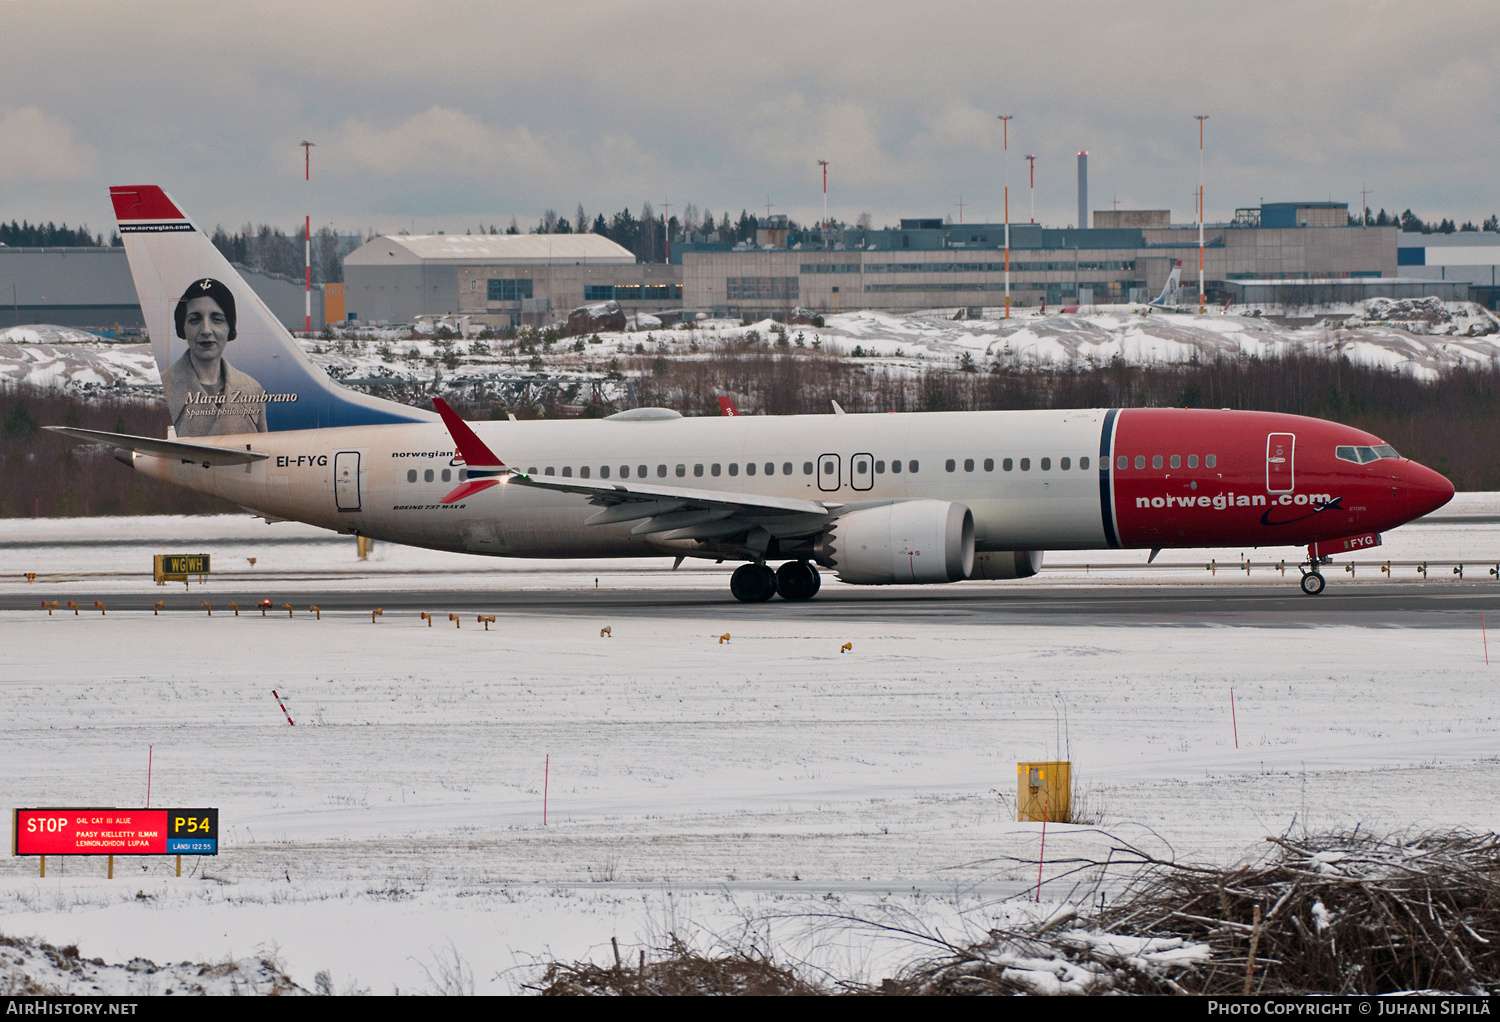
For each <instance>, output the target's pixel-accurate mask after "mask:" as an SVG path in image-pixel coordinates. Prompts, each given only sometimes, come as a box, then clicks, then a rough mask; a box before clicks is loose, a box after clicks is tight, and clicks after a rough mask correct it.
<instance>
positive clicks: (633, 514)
mask: <svg viewBox="0 0 1500 1022" xmlns="http://www.w3.org/2000/svg"><path fill="white" fill-rule="evenodd" d="M508 481H509V482H510V483H511V484H512V485H519V486H535V487H538V488H539V489H546V490H556V491H558V492H560V493H578V494H583V495H585V496H587V497H588V498H589V502H590V503H592V504H596V505H599V506H600V507H602V508H603V510H601V511H600V512H599V513H598V514H596V515H594V516H593V517H591V518H589V519H588V520H587V521H586V522H585V524H586V525H609V524H613V523H617V522H638V523H639V524H637V525H636V526H635V528H633V529H631V530H630V531H631V533H632V534H634V535H637V536H645V535H653V536H658V537H659V538H661V539H712V538H714V537H717V536H731V535H734V534H735V533H739V532H747V531H749V530H751V529H753V528H757V527H758V528H760V529H764V530H765V531H766V533H768V534H769V535H771V536H776V537H778V538H781V537H791V536H806V535H810V534H812V533H814V532H817V531H818V530H820V529H822V528H823V527H824V526H825V525H827V524H828V523H829V522H831V521H833V519H834V518H836V517H838V516H839V515H840V514H841V513H843V511H844V510H846V509H847V508H846V506H845V505H844V504H843V503H841V502H839V503H835V502H832V501H826V502H825V501H820V500H803V499H800V498H797V497H770V496H764V495H761V494H754V493H729V492H725V491H723V490H699V489H694V488H692V487H687V486H658V485H654V484H651V483H647V482H640V483H634V484H631V485H629V486H627V485H625V484H624V483H588V482H583V481H581V480H576V479H568V480H562V479H555V478H552V477H544V478H538V477H536V476H532V475H527V474H526V473H524V472H517V471H514V470H512V471H511V474H510V477H509V480H508Z"/></svg>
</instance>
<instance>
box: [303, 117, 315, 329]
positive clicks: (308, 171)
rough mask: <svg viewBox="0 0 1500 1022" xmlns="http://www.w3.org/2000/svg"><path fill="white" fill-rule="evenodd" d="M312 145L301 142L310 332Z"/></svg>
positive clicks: (309, 323) (309, 326)
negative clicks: (306, 201)
mask: <svg viewBox="0 0 1500 1022" xmlns="http://www.w3.org/2000/svg"><path fill="white" fill-rule="evenodd" d="M312 147H313V143H311V142H303V143H302V179H303V181H305V182H306V183H307V195H308V203H307V205H308V212H307V219H306V222H305V225H304V230H305V233H304V235H303V239H302V246H303V247H302V254H303V268H304V271H305V273H306V275H307V277H306V288H307V290H306V291H305V292H304V295H303V301H304V303H305V308H306V313H307V325H306V327H305V332H306V333H312Z"/></svg>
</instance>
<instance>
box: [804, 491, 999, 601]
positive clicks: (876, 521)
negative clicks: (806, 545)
mask: <svg viewBox="0 0 1500 1022" xmlns="http://www.w3.org/2000/svg"><path fill="white" fill-rule="evenodd" d="M815 556H816V558H817V561H818V563H819V564H821V565H823V566H824V567H828V568H832V569H833V570H834V571H835V572H837V574H838V578H839V581H841V582H851V583H853V584H854V585H872V586H879V585H910V584H913V583H931V582H959V581H962V580H963V579H966V578H968V577H969V573H970V572H971V571H973V570H974V515H973V513H972V512H971V511H970V510H969V509H968V508H966V507H964V506H963V505H962V504H953V503H950V502H948V501H946V500H904V501H900V502H898V503H895V504H883V505H881V506H879V507H869V508H864V509H862V510H859V511H851V512H849V513H848V514H846V515H843V516H841V517H839V518H837V519H835V520H834V523H833V526H832V528H830V529H829V530H828V531H827V532H825V533H824V534H823V535H822V537H821V538H820V539H819V540H818V543H817V546H816V548H815Z"/></svg>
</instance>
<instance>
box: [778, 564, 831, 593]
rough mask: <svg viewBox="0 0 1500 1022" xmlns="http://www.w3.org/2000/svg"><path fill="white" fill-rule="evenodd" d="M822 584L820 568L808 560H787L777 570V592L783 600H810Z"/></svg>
mask: <svg viewBox="0 0 1500 1022" xmlns="http://www.w3.org/2000/svg"><path fill="white" fill-rule="evenodd" d="M822 584H823V580H822V578H821V577H820V576H819V575H818V569H817V568H814V567H813V566H812V565H811V564H808V563H807V562H806V561H787V562H786V563H785V564H783V565H782V566H781V567H780V568H779V569H778V570H777V572H776V592H777V593H779V594H780V595H781V598H782V599H783V600H810V599H812V598H813V596H815V595H816V594H817V592H818V589H819V588H820V587H821V586H822Z"/></svg>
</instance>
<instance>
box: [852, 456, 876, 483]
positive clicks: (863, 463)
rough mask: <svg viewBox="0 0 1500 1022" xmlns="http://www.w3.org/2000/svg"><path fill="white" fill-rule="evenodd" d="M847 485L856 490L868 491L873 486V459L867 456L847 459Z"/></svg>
mask: <svg viewBox="0 0 1500 1022" xmlns="http://www.w3.org/2000/svg"><path fill="white" fill-rule="evenodd" d="M849 485H850V486H852V487H854V488H855V489H856V490H868V489H872V488H873V487H874V486H875V459H874V458H873V457H871V456H870V455H868V454H854V455H850V457H849Z"/></svg>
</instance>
